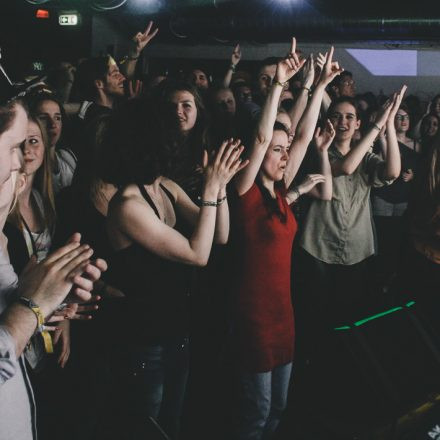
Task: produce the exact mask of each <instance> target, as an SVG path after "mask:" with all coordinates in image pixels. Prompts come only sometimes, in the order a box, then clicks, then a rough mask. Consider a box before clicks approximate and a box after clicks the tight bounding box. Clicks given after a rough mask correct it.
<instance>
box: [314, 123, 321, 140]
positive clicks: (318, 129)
mask: <svg viewBox="0 0 440 440" xmlns="http://www.w3.org/2000/svg"><path fill="white" fill-rule="evenodd" d="M320 135H321V127H319V126H318V127H316V130H315V136H314V137H315V139H316V138H318V137H319V136H320Z"/></svg>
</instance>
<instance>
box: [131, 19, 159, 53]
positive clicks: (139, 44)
mask: <svg viewBox="0 0 440 440" xmlns="http://www.w3.org/2000/svg"><path fill="white" fill-rule="evenodd" d="M152 27H153V22H152V21H150V22H149V23H148V26H147V29H145V31H144V32H138V33H137V34H136V35H135V36H134V37H133V43H134V44H135V50H136V55H140V53H141V52H142V50H143V49H144V48H145V46H146V45H147V44H148V43H149V42H150V41H151V40H152V39H153V38H154V37H155V36H156V35H157V33H158V32H159V28H156V29H154V30H153V31H152V30H151V29H152Z"/></svg>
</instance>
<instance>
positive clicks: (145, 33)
mask: <svg viewBox="0 0 440 440" xmlns="http://www.w3.org/2000/svg"><path fill="white" fill-rule="evenodd" d="M152 26H153V22H152V21H151V20H150V22H149V23H148V26H147V28H146V29H145V31H144V35H145V36H147V35H148V34H149V33H150V31H151V28H152Z"/></svg>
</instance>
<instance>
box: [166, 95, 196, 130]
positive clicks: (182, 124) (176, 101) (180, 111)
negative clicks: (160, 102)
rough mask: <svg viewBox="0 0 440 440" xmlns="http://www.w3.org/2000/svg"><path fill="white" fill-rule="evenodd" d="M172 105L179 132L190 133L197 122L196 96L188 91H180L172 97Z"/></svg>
mask: <svg viewBox="0 0 440 440" xmlns="http://www.w3.org/2000/svg"><path fill="white" fill-rule="evenodd" d="M170 103H171V104H172V107H173V116H174V117H175V118H176V122H177V126H178V128H179V131H180V132H182V133H184V134H186V133H189V132H190V131H191V130H192V129H193V128H194V126H195V125H196V121H197V107H196V103H195V101H194V95H193V94H192V93H190V92H188V91H186V90H178V91H176V92H174V93H173V94H172V95H171V99H170Z"/></svg>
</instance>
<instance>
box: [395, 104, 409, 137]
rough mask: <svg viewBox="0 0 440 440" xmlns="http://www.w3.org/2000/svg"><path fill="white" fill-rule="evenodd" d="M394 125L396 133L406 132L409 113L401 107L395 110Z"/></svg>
mask: <svg viewBox="0 0 440 440" xmlns="http://www.w3.org/2000/svg"><path fill="white" fill-rule="evenodd" d="M394 125H395V127H396V131H397V133H406V132H407V131H408V130H409V115H408V113H407V112H406V111H405V110H403V109H401V108H399V110H397V113H396V116H395V118H394Z"/></svg>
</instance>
